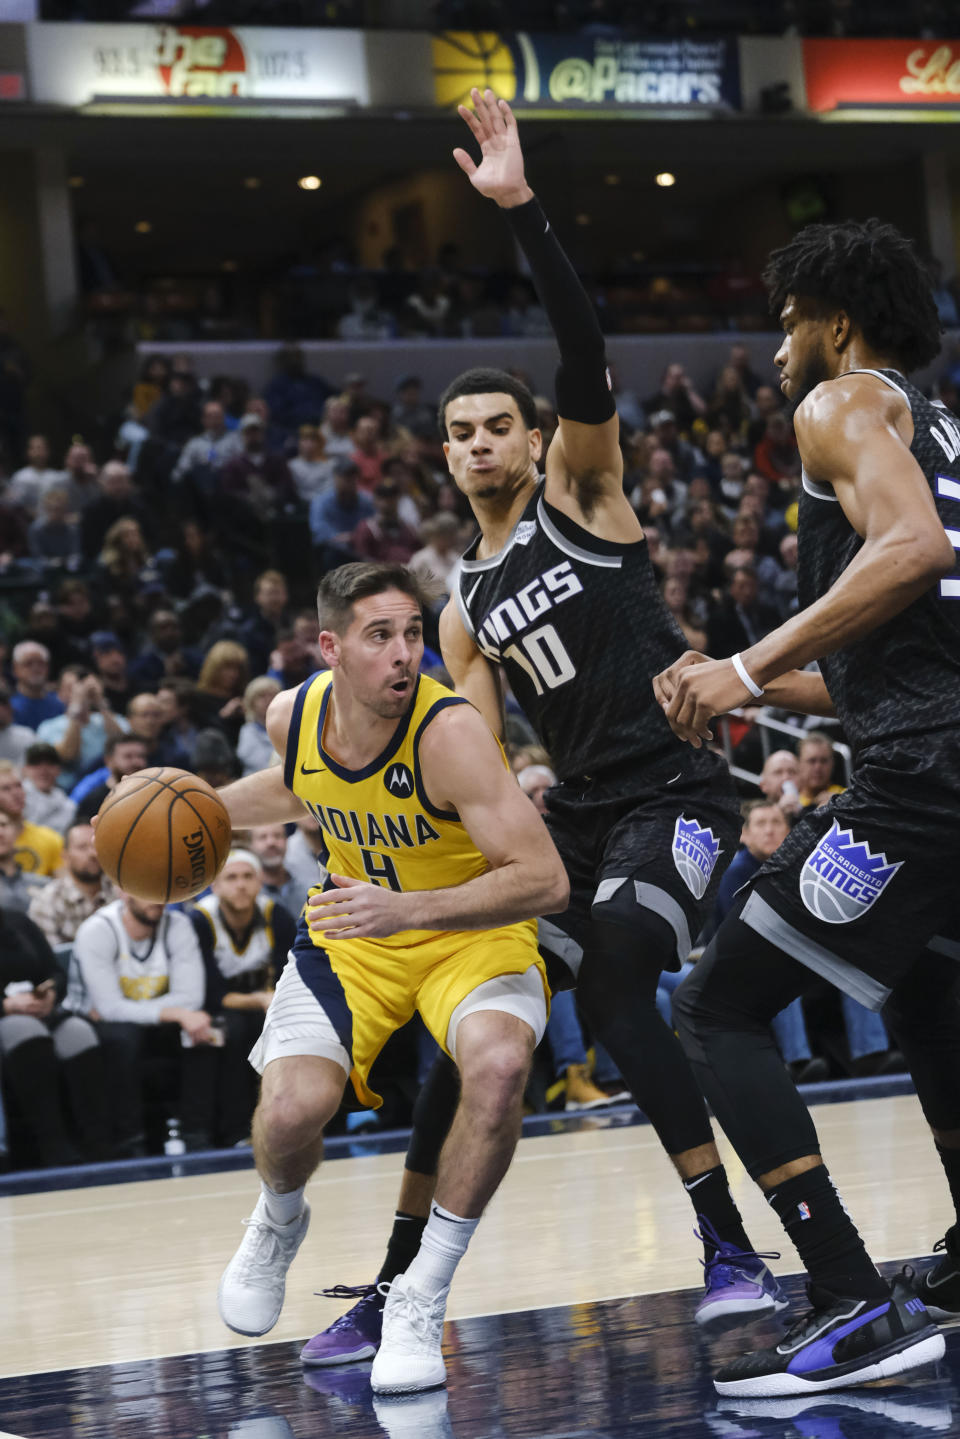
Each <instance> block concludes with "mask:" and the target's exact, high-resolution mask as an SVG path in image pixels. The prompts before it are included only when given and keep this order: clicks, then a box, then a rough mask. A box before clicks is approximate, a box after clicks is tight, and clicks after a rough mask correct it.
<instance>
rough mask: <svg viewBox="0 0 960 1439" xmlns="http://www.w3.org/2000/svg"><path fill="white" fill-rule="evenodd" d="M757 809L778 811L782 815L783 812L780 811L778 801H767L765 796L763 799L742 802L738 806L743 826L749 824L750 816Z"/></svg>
mask: <svg viewBox="0 0 960 1439" xmlns="http://www.w3.org/2000/svg"><path fill="white" fill-rule="evenodd" d="M758 809H775V810H777V811H779V813H780V814H783V810H782V809H780V803H779V801H778V800H775V799H767V797H766V795H764V797H763V799H747V800H744V802H743V804H742V805H741V806H740V813H741V814H742V815H743V822H744V824H749V823H750V818H751V816H752V815H753V814H754V813H755V812H756V811H757V810H758ZM784 819H786V815H784ZM787 823H788V824H789V823H790V821H789V820H787Z"/></svg>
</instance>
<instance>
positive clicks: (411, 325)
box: [399, 266, 450, 338]
mask: <svg viewBox="0 0 960 1439" xmlns="http://www.w3.org/2000/svg"><path fill="white" fill-rule="evenodd" d="M449 316H450V296H449V294H448V293H447V287H446V284H445V281H444V276H443V274H442V272H441V271H440V270H438V269H436V268H435V267H434V266H427V267H425V268H424V269H422V270H421V271H420V274H419V275H418V277H417V283H416V287H415V289H414V290H413V292H412V294H409V295H408V296H407V298H406V299H405V300H404V302H403V304H402V306H401V307H400V314H399V323H400V330H401V333H402V334H405V335H429V336H431V337H433V338H436V337H437V336H439V335H444V334H446V333H448V331H447V323H448V319H449Z"/></svg>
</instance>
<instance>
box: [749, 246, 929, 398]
mask: <svg viewBox="0 0 960 1439" xmlns="http://www.w3.org/2000/svg"><path fill="white" fill-rule="evenodd" d="M763 283H764V284H765V285H766V287H767V289H768V290H769V292H770V308H771V310H772V311H773V313H774V314H775V315H779V313H780V311H781V310H782V309H783V306H784V303H785V302H786V299H787V296H788V295H796V296H797V297H798V298H802V299H805V300H813V301H814V302H815V303H817V304H819V305H822V306H825V307H826V306H829V307H836V308H837V309H843V310H846V312H847V314H848V315H849V316H850V318H851V319H852V320H853V321H854V323H855V324H856V325H858V326H859V328H860V330H861V331H862V332H863V336H864V338H865V339H866V341H867V343H868V344H869V345H870V346H871V347H872V348H873V349H874V350H877V351H879V353H880V354H881V355H889V356H890V358H891V359H893V360H896V361H897V362H898V364H899V367H900V368H901V369H903V370H904V371H906V372H907V373H909V372H910V371H911V370H916V369H918V368H919V367H920V366H921V365H926V364H929V363H930V361H931V360H933V359H935V358H936V356H937V354H938V353H939V351H940V333H941V326H940V319H939V316H938V315H937V307H936V305H935V303H934V299H933V291H932V287H931V277H930V273H929V271H928V270H927V267H926V266H925V265H924V263H923V261H922V260H921V259H920V256H919V255H918V254H917V252H916V250H915V248H914V245H913V242H912V241H911V240H908V239H907V237H906V236H905V235H901V233H900V231H899V230H897V229H895V228H894V227H893V225H887V224H885V223H884V222H883V221H882V220H877V219H873V220H866V221H864V222H863V223H860V222H859V221H856V220H845V221H843V222H842V223H841V224H838V225H807V226H806V227H805V228H804V229H803V230H801V231H800V233H799V234H798V235H797V236H795V238H794V239H793V240H791V242H790V244H789V245H784V246H783V248H782V249H780V250H774V251H773V254H772V255H771V256H770V259H769V261H768V263H767V267H766V269H765V270H764V272H763Z"/></svg>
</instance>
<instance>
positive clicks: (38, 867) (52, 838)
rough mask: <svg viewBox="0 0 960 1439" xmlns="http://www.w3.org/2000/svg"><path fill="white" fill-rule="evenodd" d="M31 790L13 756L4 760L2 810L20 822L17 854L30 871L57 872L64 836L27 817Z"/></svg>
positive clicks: (0, 771) (1, 765)
mask: <svg viewBox="0 0 960 1439" xmlns="http://www.w3.org/2000/svg"><path fill="white" fill-rule="evenodd" d="M26 805H27V792H26V790H25V789H24V787H23V780H22V778H21V776H20V771H19V770H18V769H17V768H16V767H15V766H14V765H12V764H11V763H10V761H9V760H0V811H2V812H3V813H4V814H6V815H9V817H10V818H11V819H12V820H13V822H14V824H15V825H16V826H17V838H16V847H15V850H14V858H15V859H16V861H17V863H18V864H19V865H20V867H21V869H24V870H25V871H26V872H27V873H28V874H41V875H51V874H56V872H57V869H58V867H59V865H60V858H61V855H62V854H63V836H62V835H59V834H57V831H56V830H55V829H50V828H48V826H47V825H43V824H31V823H30V822H29V820H27V819H25V818H24V810H25V809H26Z"/></svg>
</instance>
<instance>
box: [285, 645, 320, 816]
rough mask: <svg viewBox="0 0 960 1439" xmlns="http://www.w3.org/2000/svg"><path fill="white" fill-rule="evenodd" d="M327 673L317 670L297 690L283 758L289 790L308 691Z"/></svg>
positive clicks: (286, 783) (291, 783)
mask: <svg viewBox="0 0 960 1439" xmlns="http://www.w3.org/2000/svg"><path fill="white" fill-rule="evenodd" d="M324 673H326V671H324V670H316V671H315V672H314V673H313V674H312V675H310V677H309V679H305V680H304V682H303V684H302V685H301V686H300V688H299V689H298V690H297V697H296V699H295V700H294V702H293V714H292V715H291V716H290V724H289V726H288V728H287V752H286V754H285V755H284V757H283V782H284V784H285V785H286V787H287V789H288V790H290V791H291V792H292V791H293V776H294V773H295V771H296V764H297V750H298V749H299V748H300V721H301V720H302V718H303V707H304V705H305V704H306V702H307V690H308V689H309V688H310V686H311V685H312V684H313V682H314V680H315V679H317V678H318V677H319V676H320V675H322V674H324Z"/></svg>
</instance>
